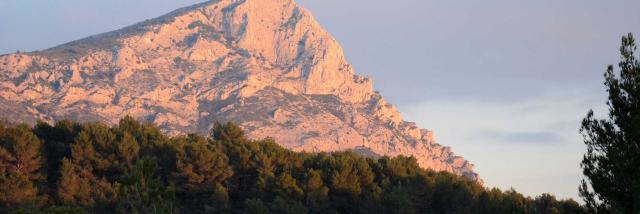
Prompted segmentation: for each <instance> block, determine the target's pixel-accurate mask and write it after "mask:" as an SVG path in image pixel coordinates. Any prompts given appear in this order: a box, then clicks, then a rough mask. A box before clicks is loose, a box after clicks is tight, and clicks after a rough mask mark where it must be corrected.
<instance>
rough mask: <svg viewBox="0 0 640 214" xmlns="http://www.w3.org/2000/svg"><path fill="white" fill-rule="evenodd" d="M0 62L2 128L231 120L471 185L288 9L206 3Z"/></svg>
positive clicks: (195, 127) (308, 146) (254, 131)
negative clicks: (410, 164) (396, 160)
mask: <svg viewBox="0 0 640 214" xmlns="http://www.w3.org/2000/svg"><path fill="white" fill-rule="evenodd" d="M266 11H268V12H266ZM0 63H1V64H0V88H2V92H0V112H6V113H7V114H4V115H6V116H5V117H7V118H5V119H8V120H10V121H20V120H22V121H29V122H34V121H35V120H37V119H42V120H45V121H49V122H52V121H54V120H59V119H63V118H72V119H76V120H80V121H94V120H97V121H103V122H106V123H110V124H113V123H116V122H117V120H118V118H120V117H122V116H124V115H132V116H134V117H136V118H138V119H142V120H144V121H148V122H153V123H156V124H158V125H159V126H160V127H162V128H163V129H164V130H166V131H167V132H169V133H185V132H198V133H206V132H207V131H208V130H210V128H211V126H212V125H213V121H233V122H236V123H238V124H240V125H241V126H242V127H243V128H244V129H246V130H247V133H248V135H249V136H251V137H254V138H265V137H273V138H275V139H276V142H278V143H280V144H282V145H283V146H285V147H287V148H290V149H293V150H296V151H312V152H316V151H337V150H345V149H355V148H367V149H369V150H370V151H371V152H372V153H375V154H378V155H389V156H396V155H412V156H415V157H416V158H417V159H418V162H419V164H420V165H421V166H422V167H428V168H432V169H435V170H445V171H450V172H454V173H457V174H461V175H465V176H467V177H470V178H472V179H475V180H478V181H479V177H478V175H477V173H475V172H474V171H473V169H472V167H473V165H472V164H471V163H469V162H468V161H466V160H464V158H462V157H459V156H456V155H455V154H454V153H453V152H452V151H451V149H450V148H449V147H444V146H441V145H440V144H437V143H436V142H435V139H434V137H433V133H432V132H431V131H429V130H426V129H420V128H418V127H417V126H416V125H415V123H411V122H406V121H404V119H403V118H402V116H401V115H400V113H399V112H398V111H397V110H396V108H395V107H394V106H393V105H391V104H389V103H388V102H386V101H385V100H384V99H383V98H382V96H381V95H380V94H379V93H378V92H376V91H374V90H373V83H372V81H371V79H370V78H368V77H363V76H360V75H357V74H355V71H354V69H353V67H352V66H351V65H350V64H349V63H348V62H347V60H346V58H345V56H344V54H343V51H342V47H341V46H340V45H339V44H338V42H337V41H336V40H335V39H334V38H333V37H332V36H331V35H330V34H329V33H328V32H326V31H325V30H324V29H323V28H322V27H321V26H320V24H319V23H318V22H317V21H316V20H315V19H314V18H313V16H312V15H311V13H310V12H308V11H307V10H305V9H304V8H302V7H300V6H298V5H297V4H296V3H295V2H294V1H292V0H271V1H259V0H242V1H232V0H216V1H207V2H203V3H200V4H196V5H192V6H188V7H184V8H181V9H178V10H175V11H173V12H170V13H168V14H167V15H164V16H160V17H158V18H155V19H150V20H148V21H144V22H139V23H137V24H134V25H131V26H129V27H125V28H123V29H121V30H116V31H112V32H107V33H102V34H97V35H94V36H90V37H87V38H84V39H79V40H76V41H72V42H69V43H65V44H62V45H59V46H56V47H53V48H49V49H45V50H42V51H34V52H29V53H16V54H8V55H2V56H0ZM11 113H12V114H11Z"/></svg>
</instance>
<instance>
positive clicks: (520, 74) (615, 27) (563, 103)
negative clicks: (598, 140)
mask: <svg viewBox="0 0 640 214" xmlns="http://www.w3.org/2000/svg"><path fill="white" fill-rule="evenodd" d="M197 2H200V1H197V0H183V1H170V0H155V1H150V0H140V1H124V0H114V1H90V2H87V1H80V0H69V1H64V2H59V1H36V0H20V1H18V0H8V1H1V2H0V53H10V52H14V51H16V50H22V51H32V50H39V49H44V48H48V47H53V46H56V45H59V44H62V43H66V42H69V41H72V40H75V39H80V38H84V37H86V36H89V35H93V34H97V33H101V32H107V31H111V30H115V29H119V28H122V27H125V26H128V25H131V24H133V23H136V22H139V21H143V20H144V19H148V18H153V17H156V16H159V15H162V14H164V13H166V12H169V11H171V10H173V9H176V8H178V7H182V6H187V5H190V4H194V3H197ZM298 2H299V3H300V4H301V5H302V6H304V7H306V8H307V9H309V10H310V11H311V12H312V13H313V14H314V15H315V16H316V18H317V19H318V20H319V22H320V23H321V24H322V25H323V26H325V27H326V28H327V30H328V31H329V32H331V33H332V34H333V35H334V36H335V37H336V38H337V39H338V41H339V42H340V43H341V44H342V45H343V47H344V51H345V52H346V54H347V57H348V58H349V61H350V62H351V63H352V64H353V65H354V66H355V68H356V71H357V72H358V73H361V74H366V75H370V76H372V77H373V80H374V86H375V87H376V88H377V89H378V90H380V91H381V93H382V94H383V95H384V96H385V98H386V99H388V100H390V102H391V103H393V104H395V105H396V106H398V107H399V109H400V110H401V111H402V112H403V116H404V117H405V118H406V119H407V120H409V121H416V122H418V124H419V125H420V127H422V128H428V129H432V130H434V131H435V133H436V137H437V139H438V141H439V143H441V144H444V145H447V146H451V147H452V148H453V149H454V151H455V152H456V153H457V154H458V155H461V156H464V157H465V158H466V159H468V160H470V161H472V162H473V163H474V164H475V165H476V171H477V172H479V173H480V175H481V177H482V178H483V179H484V180H485V182H486V184H487V185H488V186H497V187H500V188H503V189H506V188H509V187H511V186H513V187H514V188H516V189H517V190H518V191H521V192H523V193H525V194H528V195H538V194H540V193H543V192H550V193H553V194H555V195H557V196H559V197H561V198H566V197H573V198H576V199H577V186H578V181H579V179H580V177H581V175H580V174H581V173H580V171H581V170H580V168H579V161H580V158H581V156H582V154H583V153H584V146H583V144H582V141H581V137H580V135H579V133H578V128H579V121H580V120H581V119H582V117H584V115H585V114H586V112H587V110H588V109H590V108H594V109H595V110H596V113H598V114H600V115H603V114H604V113H605V112H604V111H605V107H604V102H605V100H606V96H605V93H604V88H603V86H602V81H603V79H602V73H603V72H604V69H605V68H606V65H608V64H617V60H618V53H617V50H618V46H619V42H620V37H621V36H622V35H623V34H625V33H627V32H634V33H636V34H638V33H640V32H639V31H638V30H640V29H639V28H640V14H638V13H637V11H638V9H640V2H637V1H631V0H617V1H607V2H606V3H605V2H602V1H597V0H587V1H562V2H558V1H552V0H542V1H535V2H534V1H506V0H491V1H483V2H473V1H464V2H463V1H424V0H399V1H394V2H393V4H390V2H389V1H382V0H351V1H339V0H322V1H319V0H298ZM15 17H20V18H19V19H15Z"/></svg>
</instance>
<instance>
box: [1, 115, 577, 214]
mask: <svg viewBox="0 0 640 214" xmlns="http://www.w3.org/2000/svg"><path fill="white" fill-rule="evenodd" d="M0 212H2V213H7V212H14V213H114V212H117V213H582V212H583V208H582V207H581V206H580V205H579V204H577V203H576V202H575V201H573V200H557V199H556V198H555V197H554V196H552V195H548V194H544V195H541V196H538V197H535V198H530V197H525V196H523V195H522V194H520V193H517V192H516V191H514V190H507V191H504V192H503V191H501V190H499V189H485V188H484V187H482V186H481V185H479V184H478V183H475V182H473V181H471V180H468V179H466V178H464V177H461V176H457V175H453V174H450V173H446V172H434V171H431V170H424V169H421V168H420V167H419V166H418V164H417V163H416V160H415V159H414V158H412V157H396V158H387V157H384V158H380V159H372V158H363V157H361V156H359V155H357V154H355V153H352V152H336V153H331V154H325V153H321V154H307V153H296V152H292V151H289V150H287V149H284V148H282V147H281V146H279V145H277V144H276V143H274V142H273V140H270V139H264V140H251V139H247V138H246V137H245V136H244V134H243V131H242V130H241V129H240V128H239V127H238V126H236V125H234V124H232V123H228V124H216V125H215V127H214V128H213V129H212V131H211V135H210V136H208V137H203V136H198V135H193V134H192V135H183V136H175V137H170V136H167V135H165V134H163V133H162V132H161V131H160V130H159V129H158V128H157V127H156V126H154V125H152V124H142V123H139V122H137V121H136V120H134V119H133V118H130V117H126V118H124V119H122V120H121V121H120V122H119V124H118V125H116V126H113V127H109V126H106V125H103V124H100V123H88V124H79V123H76V122H73V121H68V120H64V121H59V122H57V123H56V124H55V125H53V126H52V125H49V124H47V123H42V122H41V123H38V124H37V125H35V127H29V126H27V125H17V126H10V127H8V126H7V125H0Z"/></svg>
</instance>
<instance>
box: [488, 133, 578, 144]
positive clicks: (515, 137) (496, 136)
mask: <svg viewBox="0 0 640 214" xmlns="http://www.w3.org/2000/svg"><path fill="white" fill-rule="evenodd" d="M481 137H483V138H485V139H486V140H491V139H493V140H495V141H496V142H506V143H527V144H541V145H553V144H560V143H564V142H566V141H565V139H564V138H563V137H562V136H561V135H559V134H558V133H555V132H552V131H531V132H497V131H488V132H485V133H484V134H483V135H482V136H481Z"/></svg>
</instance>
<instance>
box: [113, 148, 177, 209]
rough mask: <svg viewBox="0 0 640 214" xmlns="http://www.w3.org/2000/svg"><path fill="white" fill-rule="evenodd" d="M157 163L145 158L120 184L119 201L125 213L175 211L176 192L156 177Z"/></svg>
mask: <svg viewBox="0 0 640 214" xmlns="http://www.w3.org/2000/svg"><path fill="white" fill-rule="evenodd" d="M157 167H158V166H157V163H156V162H155V160H153V159H152V158H149V157H147V158H143V159H140V160H139V161H138V163H137V164H136V165H135V167H134V168H133V169H131V170H130V171H129V172H127V173H126V174H125V175H124V177H123V178H122V183H121V184H119V185H118V187H117V189H118V201H119V205H120V208H121V209H122V210H121V211H123V212H124V213H175V212H176V210H175V205H174V200H175V192H174V191H173V188H171V187H168V188H167V187H165V185H164V183H163V182H162V180H160V179H159V178H158V177H156V169H157Z"/></svg>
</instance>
